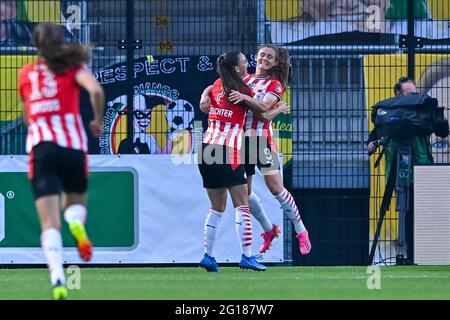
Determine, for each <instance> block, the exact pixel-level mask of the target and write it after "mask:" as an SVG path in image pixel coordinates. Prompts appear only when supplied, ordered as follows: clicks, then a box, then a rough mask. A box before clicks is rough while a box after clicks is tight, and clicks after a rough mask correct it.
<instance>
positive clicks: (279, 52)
mask: <svg viewBox="0 0 450 320" xmlns="http://www.w3.org/2000/svg"><path fill="white" fill-rule="evenodd" d="M262 48H271V49H273V50H274V51H275V54H276V57H275V60H276V63H277V64H276V66H274V67H273V68H272V69H271V70H270V75H271V76H272V77H274V78H275V79H277V80H278V81H280V82H281V85H282V86H283V87H284V88H286V87H287V85H288V81H289V75H290V71H291V64H290V57H289V51H287V49H285V48H281V47H278V46H275V45H273V44H263V45H261V46H260V47H259V48H258V52H259V51H260V50H261V49H262Z"/></svg>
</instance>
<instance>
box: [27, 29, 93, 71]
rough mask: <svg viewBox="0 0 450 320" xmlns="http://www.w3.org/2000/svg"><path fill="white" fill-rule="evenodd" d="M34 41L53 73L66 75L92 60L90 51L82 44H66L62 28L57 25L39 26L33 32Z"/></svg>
mask: <svg viewBox="0 0 450 320" xmlns="http://www.w3.org/2000/svg"><path fill="white" fill-rule="evenodd" d="M33 41H34V43H35V45H36V48H37V49H38V53H39V55H40V56H41V57H43V58H44V60H45V62H46V63H47V66H48V68H49V69H50V71H52V72H53V73H64V72H65V71H66V70H67V69H71V68H74V67H78V66H80V65H82V64H83V63H87V62H89V60H90V52H89V50H88V49H87V48H86V47H84V46H83V45H81V44H80V43H71V44H64V35H63V30H62V27H60V26H58V25H56V24H53V23H40V24H38V25H37V26H36V28H35V29H34V32H33Z"/></svg>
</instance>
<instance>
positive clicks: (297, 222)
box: [275, 189, 306, 234]
mask: <svg viewBox="0 0 450 320" xmlns="http://www.w3.org/2000/svg"><path fill="white" fill-rule="evenodd" d="M275 198H276V199H277V200H278V202H280V204H281V207H282V208H283V213H284V214H285V215H286V216H287V217H288V218H289V219H290V220H291V221H292V223H293V224H294V228H295V232H296V233H297V234H299V233H302V232H304V231H306V228H305V225H304V224H303V221H302V218H301V217H300V213H299V212H298V208H297V205H296V204H295V201H294V198H292V196H291V194H290V193H289V191H287V190H286V189H284V190H283V191H281V193H280V194H279V195H277V196H275Z"/></svg>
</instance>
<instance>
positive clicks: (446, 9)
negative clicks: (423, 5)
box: [428, 0, 450, 20]
mask: <svg viewBox="0 0 450 320" xmlns="http://www.w3.org/2000/svg"><path fill="white" fill-rule="evenodd" d="M428 1H429V2H428V4H429V6H430V10H431V16H432V17H433V20H450V0H428Z"/></svg>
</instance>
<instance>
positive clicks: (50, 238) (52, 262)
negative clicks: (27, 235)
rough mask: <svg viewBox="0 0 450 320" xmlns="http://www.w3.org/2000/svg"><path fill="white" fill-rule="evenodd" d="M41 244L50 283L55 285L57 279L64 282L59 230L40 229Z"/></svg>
mask: <svg viewBox="0 0 450 320" xmlns="http://www.w3.org/2000/svg"><path fill="white" fill-rule="evenodd" d="M41 246H42V248H43V249H44V254H45V257H46V258H47V265H48V269H49V270H50V279H51V281H52V285H55V284H56V282H57V281H58V280H60V281H61V283H62V284H65V283H66V279H65V276H64V269H63V258H62V238H61V232H60V231H59V230H57V229H55V228H50V229H46V230H44V231H42V233H41Z"/></svg>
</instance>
